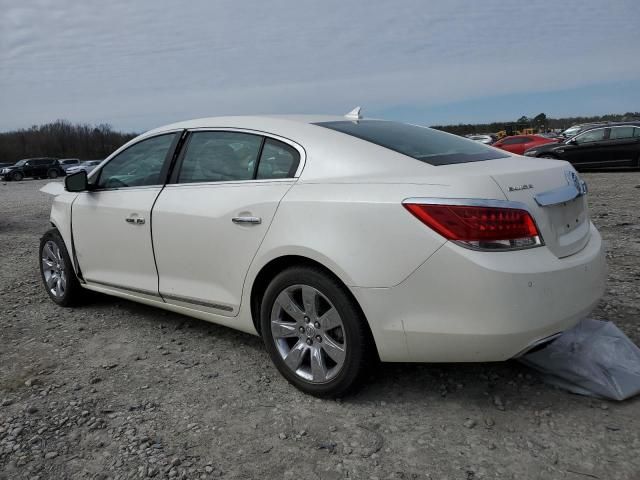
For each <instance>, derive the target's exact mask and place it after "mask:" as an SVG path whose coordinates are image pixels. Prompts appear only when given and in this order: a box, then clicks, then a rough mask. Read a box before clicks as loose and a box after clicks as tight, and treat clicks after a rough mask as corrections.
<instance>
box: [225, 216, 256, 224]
mask: <svg viewBox="0 0 640 480" xmlns="http://www.w3.org/2000/svg"><path fill="white" fill-rule="evenodd" d="M231 221H232V222H233V223H235V224H250V225H260V224H261V223H262V219H261V218H260V217H233V218H232V219H231Z"/></svg>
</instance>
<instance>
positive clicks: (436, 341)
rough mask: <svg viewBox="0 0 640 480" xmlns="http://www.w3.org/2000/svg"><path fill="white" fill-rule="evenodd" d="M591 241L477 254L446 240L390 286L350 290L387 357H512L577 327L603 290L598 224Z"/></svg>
mask: <svg viewBox="0 0 640 480" xmlns="http://www.w3.org/2000/svg"><path fill="white" fill-rule="evenodd" d="M590 229H591V232H590V233H591V235H590V239H589V242H588V243H587V245H586V246H585V247H584V248H583V249H582V250H581V251H580V252H578V253H576V254H574V255H571V256H569V257H566V258H561V259H559V258H557V257H556V256H554V255H553V254H552V253H551V252H550V251H549V250H548V249H547V248H545V247H541V248H533V249H530V250H522V251H516V252H495V253H491V252H477V251H473V250H467V249H464V248H461V247H459V246H457V245H455V244H452V243H449V242H448V243H446V244H444V245H443V246H442V248H440V249H439V250H438V251H437V252H436V253H434V254H433V255H432V256H431V257H430V258H429V259H428V260H427V261H426V262H425V263H424V264H422V265H421V266H420V267H419V268H418V269H417V270H416V271H415V272H413V274H412V275H411V276H409V277H408V278H407V279H406V280H404V281H403V282H402V283H400V284H399V285H397V286H395V287H392V288H353V289H352V291H353V293H354V295H355V296H356V298H357V299H358V301H359V302H360V305H361V306H362V308H363V310H364V312H365V315H366V316H367V319H368V320H369V323H370V325H371V329H372V332H373V335H374V338H375V340H376V345H377V347H378V352H379V354H380V358H381V359H382V360H384V361H415V362H479V361H500V360H506V359H509V358H512V357H514V356H516V355H517V354H519V353H520V352H522V351H525V350H526V349H527V348H529V347H531V346H532V345H534V344H536V343H537V342H539V341H540V340H541V339H544V338H546V337H549V336H551V335H554V334H557V333H559V332H562V331H564V330H566V329H567V328H570V327H571V326H573V325H575V324H576V323H577V322H578V321H580V320H581V319H583V318H584V317H586V316H587V315H588V314H589V313H590V312H591V310H592V309H593V308H594V307H595V306H596V304H597V303H598V301H599V299H600V297H601V296H602V294H603V293H604V288H605V279H606V263H605V256H604V248H603V244H602V239H601V237H600V234H599V233H598V231H597V230H596V229H595V227H594V226H593V225H591V226H590Z"/></svg>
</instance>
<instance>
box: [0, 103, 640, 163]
mask: <svg viewBox="0 0 640 480" xmlns="http://www.w3.org/2000/svg"><path fill="white" fill-rule="evenodd" d="M635 119H640V112H627V113H624V114H607V115H596V116H591V117H564V118H550V117H547V116H546V115H545V114H544V113H540V114H538V115H536V116H534V117H531V118H530V117H527V116H524V115H523V116H522V117H520V118H519V119H517V120H515V121H513V122H493V123H477V124H472V123H467V124H462V123H460V124H458V125H435V126H433V127H432V128H436V129H438V130H444V131H445V132H449V133H455V134H456V135H467V134H471V133H495V132H499V131H501V130H505V129H509V128H510V127H516V128H515V129H517V130H520V129H522V128H534V129H537V130H541V131H546V130H555V129H565V128H568V127H570V126H571V125H575V124H577V123H588V122H606V121H611V122H613V121H625V120H635ZM136 135H137V133H133V132H130V133H124V132H117V131H115V130H114V129H113V128H112V127H111V125H109V124H106V123H102V124H99V125H89V124H73V123H71V122H69V121H67V120H57V121H55V122H52V123H47V124H45V125H40V126H33V127H31V128H26V129H20V130H14V131H11V132H0V162H7V163H9V162H16V161H18V160H21V159H23V158H33V157H56V158H79V159H81V160H101V159H103V158H105V157H106V156H107V155H109V154H110V153H111V152H113V151H114V150H116V149H117V148H118V147H120V146H121V145H123V144H125V143H126V142H128V141H129V140H131V139H132V138H134V137H135V136H136Z"/></svg>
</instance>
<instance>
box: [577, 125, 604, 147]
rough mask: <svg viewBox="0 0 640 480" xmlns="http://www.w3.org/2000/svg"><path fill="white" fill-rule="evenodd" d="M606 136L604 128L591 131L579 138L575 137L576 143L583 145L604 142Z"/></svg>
mask: <svg viewBox="0 0 640 480" xmlns="http://www.w3.org/2000/svg"><path fill="white" fill-rule="evenodd" d="M604 134H605V129H604V128H596V129H594V130H589V131H587V132H584V133H583V134H581V135H578V136H577V137H575V141H576V143H578V144H579V145H581V144H583V143H591V142H599V141H600V140H604Z"/></svg>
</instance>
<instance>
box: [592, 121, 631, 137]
mask: <svg viewBox="0 0 640 480" xmlns="http://www.w3.org/2000/svg"><path fill="white" fill-rule="evenodd" d="M611 127H640V122H638V121H635V122H608V123H600V124H596V125H589V126H588V127H586V128H584V129H583V130H582V131H581V132H580V133H581V134H582V133H585V132H588V131H589V130H595V129H597V128H611Z"/></svg>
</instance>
